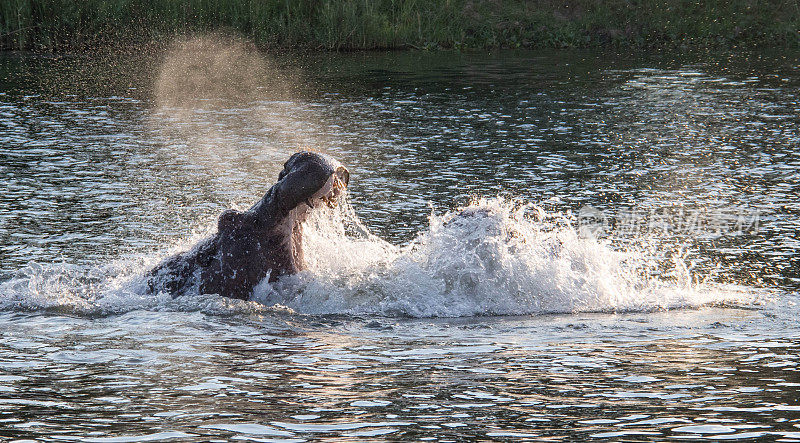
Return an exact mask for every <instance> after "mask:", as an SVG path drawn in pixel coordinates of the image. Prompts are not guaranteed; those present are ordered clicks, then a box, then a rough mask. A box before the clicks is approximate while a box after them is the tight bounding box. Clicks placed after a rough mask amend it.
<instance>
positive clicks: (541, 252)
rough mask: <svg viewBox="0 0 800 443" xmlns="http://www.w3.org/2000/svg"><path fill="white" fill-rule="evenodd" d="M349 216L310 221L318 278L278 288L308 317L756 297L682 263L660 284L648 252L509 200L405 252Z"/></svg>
mask: <svg viewBox="0 0 800 443" xmlns="http://www.w3.org/2000/svg"><path fill="white" fill-rule="evenodd" d="M342 206H343V207H342V209H341V210H339V211H338V212H335V213H330V212H328V213H324V214H321V213H317V214H316V215H315V216H314V217H312V219H311V220H309V224H308V225H307V226H306V229H305V238H306V243H305V246H304V247H305V254H306V257H307V260H308V264H309V270H308V271H306V272H304V273H301V274H299V275H297V276H294V277H291V278H287V279H283V280H282V281H281V282H279V284H278V285H277V287H276V288H274V289H273V290H277V292H278V293H279V294H280V296H281V297H282V301H281V303H282V304H284V305H286V306H288V307H289V308H291V309H293V310H295V311H296V312H300V313H307V314H331V313H348V314H379V315H407V316H412V317H437V316H438V317H458V316H473V315H507V314H512V315H513V314H542V313H573V312H619V311H626V312H629V311H634V312H641V311H653V310H660V309H673V308H683V307H698V306H702V305H708V304H715V303H732V304H749V303H753V302H755V299H756V297H755V295H754V294H753V292H752V291H748V290H746V289H742V288H737V287H734V286H722V285H714V284H711V283H708V282H703V283H699V282H698V280H701V279H697V278H694V279H693V278H689V277H688V276H687V275H686V274H687V273H688V270H687V269H686V268H685V266H682V264H681V263H679V262H677V263H676V265H675V266H676V268H675V270H673V272H671V274H670V275H671V276H672V277H673V278H670V279H667V280H663V279H659V278H654V277H650V276H649V274H648V272H647V271H649V270H651V269H652V268H653V266H654V264H653V263H651V262H650V261H649V260H648V259H647V258H646V257H644V256H643V255H642V254H639V253H636V252H620V251H615V250H614V249H612V248H611V247H610V246H609V245H608V244H607V243H603V242H600V241H597V240H594V239H586V238H581V237H580V236H579V235H578V234H577V232H576V231H575V229H573V227H572V226H571V224H570V220H568V219H567V218H565V217H563V216H562V215H560V214H547V213H545V212H544V211H542V210H540V209H538V208H536V207H534V206H532V205H523V204H520V203H517V202H514V201H510V200H505V199H502V198H493V199H482V200H479V201H476V202H474V203H472V204H471V205H469V206H468V207H464V208H459V209H457V210H454V211H451V212H449V213H447V214H444V215H442V216H436V215H431V217H430V227H429V229H428V230H427V231H425V232H422V233H421V234H420V235H419V236H418V237H417V239H416V240H415V241H414V242H412V243H411V244H410V245H408V246H406V247H403V248H397V247H394V246H392V245H389V244H388V243H386V242H385V241H383V240H381V239H379V238H377V237H375V236H374V235H372V234H370V233H369V232H368V231H367V230H366V228H364V227H363V225H362V224H361V223H360V222H359V221H358V219H357V217H355V214H354V213H353V211H352V208H350V207H349V206H348V205H347V204H344V205H342ZM676 276H677V277H676ZM260 298H261V297H260V295H259V294H256V295H255V297H254V299H260Z"/></svg>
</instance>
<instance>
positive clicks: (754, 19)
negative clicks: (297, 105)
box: [0, 0, 800, 52]
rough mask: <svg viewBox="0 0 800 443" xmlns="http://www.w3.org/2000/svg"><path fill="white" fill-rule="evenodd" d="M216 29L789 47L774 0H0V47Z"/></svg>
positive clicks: (498, 41)
mask: <svg viewBox="0 0 800 443" xmlns="http://www.w3.org/2000/svg"><path fill="white" fill-rule="evenodd" d="M209 30H224V31H230V32H234V33H237V34H241V35H243V36H246V37H248V38H250V39H252V40H253V41H254V42H255V43H256V44H257V45H259V46H261V47H265V48H279V49H296V48H300V49H323V50H357V49H380V48H493V47H512V48H514V47H550V48H553V47H556V48H560V47H564V48H567V47H618V48H619V47H622V48H625V47H630V48H649V47H664V46H683V45H686V46H690V47H698V46H714V47H734V46H773V47H775V46H778V47H795V48H797V47H800V2H797V1H775V0H730V1H725V0H709V1H700V0H693V1H689V0H566V1H557V0H530V1H525V0H81V1H75V0H2V1H1V2H0V49H5V50H35V51H56V52H57V51H65V50H70V51H71V50H81V49H92V48H98V47H103V46H108V45H119V44H137V43H142V42H145V41H152V40H154V39H156V40H158V39H162V38H167V37H170V36H172V35H174V34H175V33H187V32H198V31H199V32H202V31H209Z"/></svg>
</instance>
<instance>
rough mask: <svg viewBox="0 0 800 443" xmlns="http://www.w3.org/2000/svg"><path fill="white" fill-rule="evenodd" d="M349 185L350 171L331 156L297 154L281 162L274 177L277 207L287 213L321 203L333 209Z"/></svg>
mask: <svg viewBox="0 0 800 443" xmlns="http://www.w3.org/2000/svg"><path fill="white" fill-rule="evenodd" d="M349 182H350V172H349V171H348V170H347V168H345V167H344V166H342V164H341V163H339V162H338V161H336V160H335V159H333V158H332V157H330V156H327V155H325V154H318V153H316V152H307V151H303V152H298V153H296V154H294V155H292V156H291V157H290V158H289V160H287V161H286V163H284V165H283V171H281V173H280V174H279V175H278V183H277V184H276V185H275V186H276V187H277V188H278V189H277V193H278V194H277V195H276V197H277V198H278V204H279V205H280V206H281V208H282V209H284V210H289V211H290V210H292V209H295V208H297V207H298V206H299V205H301V204H303V203H304V204H305V206H306V208H305V209H308V208H314V207H316V206H317V205H319V204H322V203H325V204H326V205H328V206H329V207H333V206H335V205H336V200H337V199H338V197H339V195H341V193H342V191H344V189H345V188H347V185H348V183H349ZM301 209H303V208H301Z"/></svg>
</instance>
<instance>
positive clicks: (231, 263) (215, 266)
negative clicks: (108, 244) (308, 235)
mask: <svg viewBox="0 0 800 443" xmlns="http://www.w3.org/2000/svg"><path fill="white" fill-rule="evenodd" d="M349 182H350V173H349V171H348V170H347V168H345V167H344V166H342V164H341V163H339V162H338V161H336V160H335V159H333V158H332V157H330V156H328V155H325V154H319V153H315V152H306V151H303V152H298V153H296V154H294V155H292V156H291V157H290V158H289V160H288V161H287V162H286V163H285V164H284V166H283V171H281V173H280V174H279V175H278V181H277V183H275V185H273V186H272V187H271V188H270V189H269V191H267V193H266V194H265V195H264V197H263V198H262V199H261V200H260V201H258V202H257V203H256V204H255V205H253V207H252V208H250V209H249V210H247V211H244V212H239V211H235V210H232V209H229V210H226V211H224V212H223V213H222V214H221V215H220V216H219V221H218V224H217V232H216V234H214V235H213V236H211V237H209V238H207V239H205V240H203V241H201V242H200V243H198V244H197V245H195V246H194V247H193V248H192V249H190V250H189V251H186V252H183V253H180V254H177V255H175V256H172V257H170V258H168V259H166V260H164V261H163V262H162V263H160V264H159V265H157V266H156V267H155V268H153V269H152V270H150V271H149V272H148V273H147V276H146V277H147V285H148V288H149V290H150V292H152V293H159V292H166V293H169V294H171V295H172V296H173V297H177V296H180V295H183V294H187V293H192V292H193V293H198V292H199V293H203V294H210V293H215V294H219V295H222V296H225V297H232V298H238V299H244V300H247V299H248V298H249V297H250V295H251V293H252V292H253V288H254V287H255V286H256V285H258V284H259V283H260V282H261V281H262V280H264V279H265V278H267V277H268V278H269V280H268V281H269V282H275V281H276V280H277V279H278V277H280V276H282V275H286V274H294V273H297V272H299V271H301V270H303V269H304V267H305V262H304V260H303V222H304V221H305V220H306V217H307V216H308V214H309V211H311V210H313V209H314V208H316V207H318V206H320V205H323V204H324V205H327V206H329V207H334V206H335V205H336V202H337V200H338V198H339V196H340V195H341V194H342V193H343V192H344V191H345V189H346V188H347V185H348V184H349Z"/></svg>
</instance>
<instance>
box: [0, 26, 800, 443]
mask: <svg viewBox="0 0 800 443" xmlns="http://www.w3.org/2000/svg"><path fill="white" fill-rule="evenodd" d="M797 60H798V58H797V54H794V55H791V56H789V55H786V54H784V53H778V52H775V53H702V54H688V55H686V54H682V55H680V56H676V55H674V54H666V55H653V54H650V55H640V56H636V57H631V56H623V55H616V54H596V53H591V52H511V51H500V52H493V53H426V52H409V53H404V52H401V53H386V54H384V53H368V54H342V55H314V54H312V55H305V56H302V57H299V58H294V57H291V58H290V57H287V56H279V57H277V58H268V57H267V56H266V55H264V54H259V53H257V52H254V51H252V50H250V49H249V48H248V47H247V45H244V44H241V43H240V42H231V41H225V40H224V39H221V38H220V37H210V38H206V39H197V40H196V41H192V40H187V41H183V42H179V43H177V44H175V45H173V46H171V47H167V48H155V49H154V48H146V50H142V51H140V52H137V53H127V54H116V53H115V54H99V55H96V56H93V57H78V56H75V57H55V58H53V57H41V56H30V55H24V54H7V55H3V56H2V57H0V125H2V129H0V189H2V192H0V217H2V218H0V438H8V439H15V438H16V439H37V440H43V441H113V442H120V441H160V440H201V441H208V440H244V441H309V440H336V441H343V440H352V441H364V440H385V439H388V440H401V439H403V440H421V441H462V440H467V439H483V440H524V439H527V440H537V441H541V440H559V441H575V440H595V439H614V440H626V441H631V440H634V441H638V440H654V439H655V440H663V439H681V440H683V439H689V440H702V439H707V440H760V441H775V440H778V439H783V441H800V374H798V369H800V361H799V360H800V357H799V356H798V348H799V347H800V326H798V322H797V318H798V314H800V307H798V304H797V302H798V290H800V254H798V252H797V251H798V250H799V249H800V237H798V235H800V234H798V233H799V232H800V222H798V215H800V172H799V171H798V169H800V129H798V128H800V125H798V123H800V105H798V103H800V94H798V91H800V89H798V88H800V69H799V68H800V65H799V64H798V61H797ZM298 149H313V150H318V151H323V152H326V153H329V154H331V155H333V156H334V157H336V158H338V159H339V160H341V161H342V163H344V164H345V165H347V166H348V168H349V169H350V172H351V186H350V189H349V194H348V196H347V201H343V202H341V204H340V205H339V207H338V208H337V209H336V210H327V209H326V210H322V211H317V212H316V213H315V214H314V215H313V216H312V219H311V220H310V221H309V222H308V226H307V229H306V232H307V238H306V244H305V253H306V256H307V259H308V262H309V263H308V264H309V269H308V270H307V271H304V272H303V273H301V274H299V275H296V276H290V277H286V278H282V279H281V280H280V281H279V282H278V283H276V284H275V285H272V286H269V285H261V286H259V287H258V288H257V289H256V291H255V293H254V294H253V296H252V300H251V301H247V302H244V301H235V300H228V299H223V298H220V297H218V296H216V295H214V294H197V295H193V296H186V297H180V298H177V299H174V300H173V299H171V298H170V297H169V296H167V295H164V294H158V295H149V294H146V291H145V290H144V287H145V284H144V282H143V279H142V274H143V273H144V272H146V271H147V270H148V269H149V268H150V267H152V266H153V265H155V264H156V263H158V261H159V260H161V259H163V258H165V257H167V256H169V255H170V254H172V253H175V252H178V251H181V250H185V249H187V248H189V247H190V246H191V245H192V244H194V243H195V242H197V241H198V240H200V239H202V238H203V237H205V236H207V235H210V234H211V233H213V230H214V229H215V224H216V217H217V216H218V215H219V213H221V212H222V211H223V210H224V209H226V208H231V207H233V208H238V209H245V208H247V207H249V206H250V205H251V204H253V203H254V202H255V201H256V200H257V199H259V198H260V196H261V195H263V193H264V192H266V190H267V189H268V188H269V186H270V185H271V184H272V183H274V181H275V180H276V178H277V173H278V172H279V171H280V169H281V165H282V162H283V161H285V160H286V159H287V158H288V156H289V155H291V153H293V152H295V151H296V150H298Z"/></svg>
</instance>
